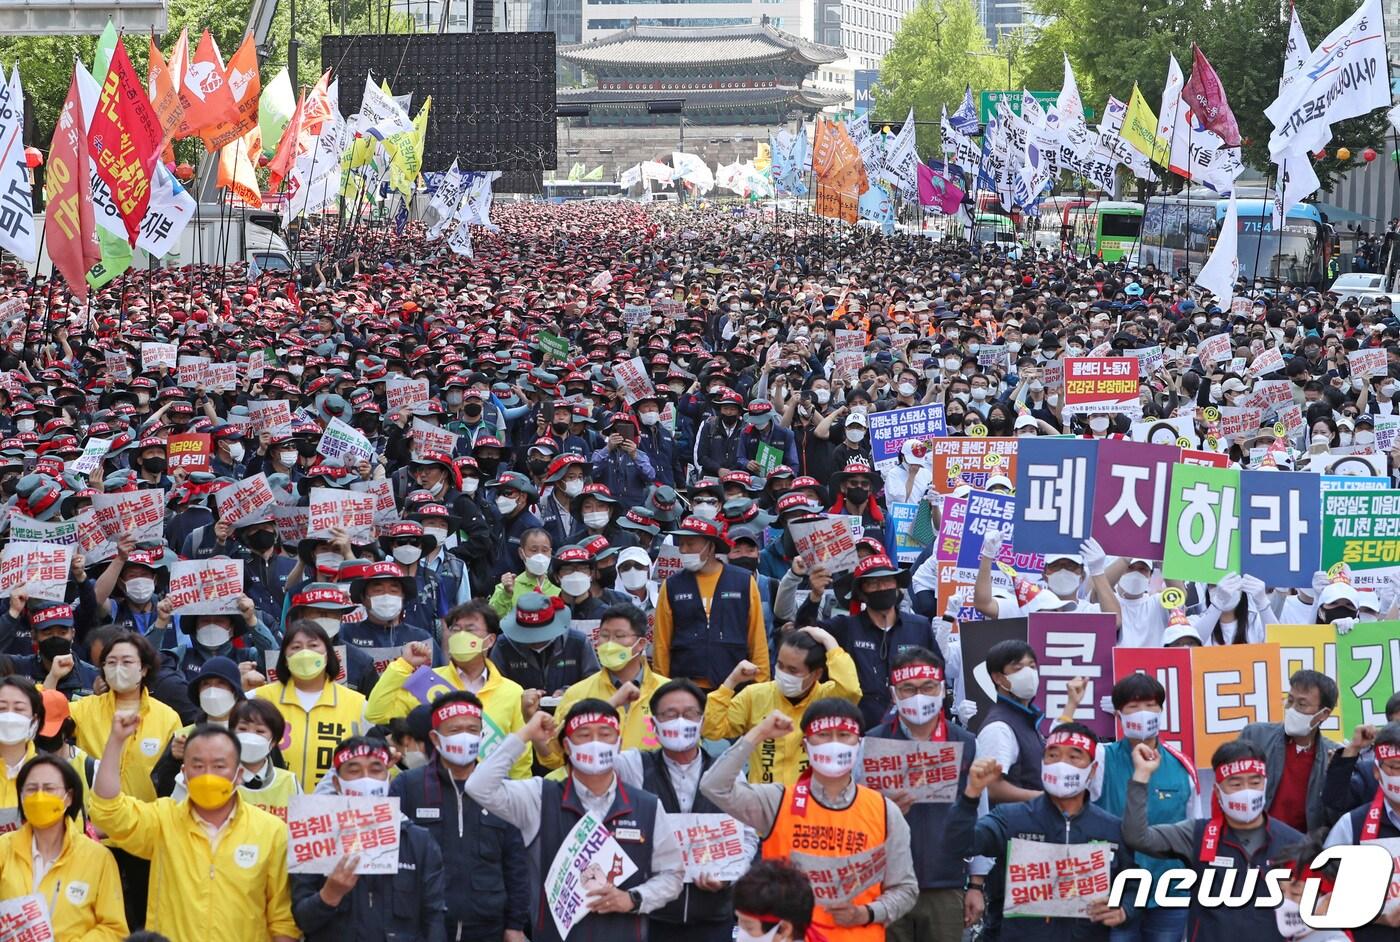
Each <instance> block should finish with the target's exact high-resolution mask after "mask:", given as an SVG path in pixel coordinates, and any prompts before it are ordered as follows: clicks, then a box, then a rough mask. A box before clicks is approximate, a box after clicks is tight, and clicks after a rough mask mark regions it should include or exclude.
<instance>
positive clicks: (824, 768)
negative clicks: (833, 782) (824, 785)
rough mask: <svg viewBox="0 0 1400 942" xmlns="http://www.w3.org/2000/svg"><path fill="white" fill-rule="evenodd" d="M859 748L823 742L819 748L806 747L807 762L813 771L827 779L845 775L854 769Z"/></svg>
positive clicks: (841, 743) (842, 743)
mask: <svg viewBox="0 0 1400 942" xmlns="http://www.w3.org/2000/svg"><path fill="white" fill-rule="evenodd" d="M859 748H860V747H859V746H852V745H848V744H847V743H844V742H824V743H822V744H821V745H820V746H810V745H809V746H808V747H807V760H808V762H810V763H811V766H812V768H813V770H815V771H816V772H819V773H820V774H822V775H825V776H827V777H828V778H836V777H837V776H838V775H846V774H847V773H849V772H850V771H851V769H853V768H855V765H856V752H857V751H858V750H859Z"/></svg>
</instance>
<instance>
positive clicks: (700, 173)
mask: <svg viewBox="0 0 1400 942" xmlns="http://www.w3.org/2000/svg"><path fill="white" fill-rule="evenodd" d="M847 140H849V138H847ZM852 146H854V145H852ZM671 166H672V167H674V168H675V173H674V179H675V180H684V181H685V182H686V183H689V184H690V185H691V186H693V187H695V189H696V190H698V191H699V192H701V193H708V192H710V191H711V190H713V189H714V188H715V175H714V173H713V172H712V171H711V170H710V165H709V164H707V163H705V160H704V158H702V157H700V156H698V155H696V154H686V153H682V152H681V151H673V152H672V153H671ZM585 179H586V178H585Z"/></svg>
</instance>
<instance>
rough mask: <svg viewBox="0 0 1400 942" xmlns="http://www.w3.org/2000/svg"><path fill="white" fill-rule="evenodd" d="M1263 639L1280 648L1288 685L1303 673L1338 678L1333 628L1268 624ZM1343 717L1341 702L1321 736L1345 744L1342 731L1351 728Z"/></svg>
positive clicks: (1283, 675) (1282, 671)
mask: <svg viewBox="0 0 1400 942" xmlns="http://www.w3.org/2000/svg"><path fill="white" fill-rule="evenodd" d="M1264 640H1265V641H1267V642H1269V643H1270V644H1276V645H1278V659H1279V676H1280V677H1282V678H1283V679H1284V682H1285V683H1286V682H1287V681H1288V678H1290V677H1292V676H1293V675H1294V674H1296V673H1297V672H1298V671H1303V670H1307V671H1317V672H1318V673H1321V674H1326V675H1327V676H1328V677H1336V676H1337V629H1336V628H1334V627H1332V626H1331V625H1268V626H1266V627H1265V628H1264ZM1344 717H1345V714H1344V713H1343V712H1342V705H1341V703H1340V702H1338V704H1337V709H1335V710H1333V711H1332V715H1331V716H1329V717H1327V722H1325V723H1323V724H1322V726H1321V727H1320V729H1321V730H1322V735H1324V736H1326V737H1327V738H1328V739H1331V740H1333V741H1334V742H1345V741H1346V735H1345V733H1344V732H1343V730H1349V729H1350V728H1351V727H1350V726H1348V725H1347V724H1346V722H1345V719H1344Z"/></svg>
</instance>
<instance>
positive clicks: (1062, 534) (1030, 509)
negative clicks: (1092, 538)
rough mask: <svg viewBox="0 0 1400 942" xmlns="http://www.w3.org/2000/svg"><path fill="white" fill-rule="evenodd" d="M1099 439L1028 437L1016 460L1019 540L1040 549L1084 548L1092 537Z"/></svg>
mask: <svg viewBox="0 0 1400 942" xmlns="http://www.w3.org/2000/svg"><path fill="white" fill-rule="evenodd" d="M1098 446H1099V443H1098V442H1095V441H1087V440H1085V439H1079V438H1070V439H1057V438H1028V439H1026V440H1025V441H1024V442H1022V443H1021V448H1020V450H1019V452H1018V453H1017V462H1016V503H1015V518H1014V529H1015V534H1016V542H1017V543H1020V544H1021V545H1022V546H1028V547H1029V546H1034V547H1035V549H1036V551H1037V552H1039V553H1078V552H1079V547H1080V546H1081V545H1082V544H1083V543H1084V541H1085V540H1087V539H1089V528H1090V522H1091V517H1092V512H1093V508H1094V474H1093V469H1094V462H1095V459H1096V457H1097V454H1098Z"/></svg>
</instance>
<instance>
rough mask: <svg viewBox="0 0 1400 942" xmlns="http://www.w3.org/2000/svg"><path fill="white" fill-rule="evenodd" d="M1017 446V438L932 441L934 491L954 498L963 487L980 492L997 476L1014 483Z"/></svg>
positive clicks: (944, 439)
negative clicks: (954, 490)
mask: <svg viewBox="0 0 1400 942" xmlns="http://www.w3.org/2000/svg"><path fill="white" fill-rule="evenodd" d="M1017 442H1018V439H1015V438H933V439H929V460H930V461H931V462H932V466H931V467H932V470H933V489H934V490H936V491H937V492H938V493H940V494H951V493H952V492H953V488H955V487H956V486H957V484H958V483H962V484H968V485H971V486H972V487H973V488H974V489H977V490H980V489H983V488H985V487H986V486H987V480H988V479H989V478H991V477H992V475H994V474H1004V475H1006V476H1007V478H1009V479H1010V480H1011V481H1013V482H1014V481H1015V480H1016V444H1017ZM959 478H960V479H961V480H956V479H959Z"/></svg>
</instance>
